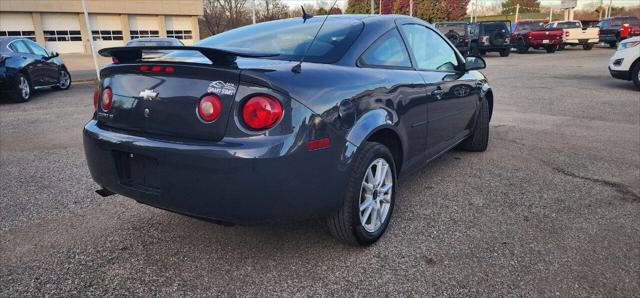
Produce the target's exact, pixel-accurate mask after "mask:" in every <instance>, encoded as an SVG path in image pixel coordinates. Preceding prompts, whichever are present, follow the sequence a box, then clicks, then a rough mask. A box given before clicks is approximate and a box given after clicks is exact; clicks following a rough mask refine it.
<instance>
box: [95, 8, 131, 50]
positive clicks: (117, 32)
mask: <svg viewBox="0 0 640 298" xmlns="http://www.w3.org/2000/svg"><path fill="white" fill-rule="evenodd" d="M89 21H90V22H91V36H92V38H93V40H94V42H95V43H94V45H95V46H96V48H98V49H102V48H109V47H120V46H123V45H124V41H123V37H122V27H121V24H120V16H119V15H109V14H98V15H89Z"/></svg>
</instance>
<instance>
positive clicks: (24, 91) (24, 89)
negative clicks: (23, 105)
mask: <svg viewBox="0 0 640 298" xmlns="http://www.w3.org/2000/svg"><path fill="white" fill-rule="evenodd" d="M18 88H20V95H21V96H22V98H23V99H27V98H29V94H30V93H31V88H30V87H29V81H27V79H26V78H25V77H23V76H21V77H20V84H19V85H18Z"/></svg>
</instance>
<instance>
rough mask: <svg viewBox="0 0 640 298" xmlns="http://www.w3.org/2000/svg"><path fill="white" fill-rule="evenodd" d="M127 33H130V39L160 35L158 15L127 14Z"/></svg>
mask: <svg viewBox="0 0 640 298" xmlns="http://www.w3.org/2000/svg"><path fill="white" fill-rule="evenodd" d="M129 34H131V39H136V38H141V37H160V26H159V24H158V17H156V16H136V15H133V16H129Z"/></svg>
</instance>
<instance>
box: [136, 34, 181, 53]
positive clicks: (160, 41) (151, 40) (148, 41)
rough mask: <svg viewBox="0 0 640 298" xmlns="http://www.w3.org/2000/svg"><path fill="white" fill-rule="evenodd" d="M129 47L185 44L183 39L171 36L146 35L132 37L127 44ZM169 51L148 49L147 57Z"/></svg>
mask: <svg viewBox="0 0 640 298" xmlns="http://www.w3.org/2000/svg"><path fill="white" fill-rule="evenodd" d="M125 46H127V47H158V46H184V44H183V43H182V41H180V40H179V39H177V38H170V37H144V38H136V39H132V40H130V41H129V42H127V44H126V45H125ZM167 53H168V51H146V52H145V58H157V57H161V56H163V55H165V54H167Z"/></svg>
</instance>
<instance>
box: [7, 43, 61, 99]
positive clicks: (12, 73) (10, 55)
mask: <svg viewBox="0 0 640 298" xmlns="http://www.w3.org/2000/svg"><path fill="white" fill-rule="evenodd" d="M69 87H71V75H70V74H69V71H68V70H67V68H66V67H65V65H64V63H63V62H62V59H60V57H59V55H58V53H56V52H49V51H47V50H46V49H45V48H43V47H42V46H40V45H39V44H37V43H35V42H33V41H31V40H29V39H27V38H21V37H0V94H4V95H5V96H2V97H3V98H9V99H11V100H14V101H19V102H26V101H29V99H31V95H32V93H33V92H32V91H33V90H39V89H45V88H53V89H57V90H66V89H69Z"/></svg>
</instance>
